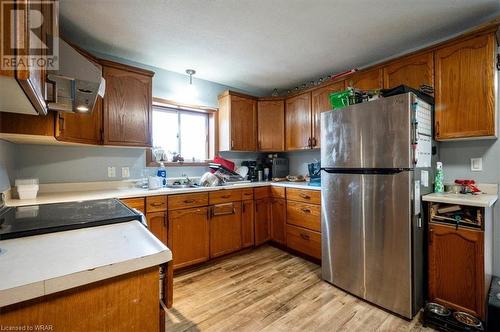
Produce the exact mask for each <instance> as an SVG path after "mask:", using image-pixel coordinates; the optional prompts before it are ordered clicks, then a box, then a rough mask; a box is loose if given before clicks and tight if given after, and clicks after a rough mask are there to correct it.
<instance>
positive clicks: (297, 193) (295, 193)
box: [286, 188, 321, 204]
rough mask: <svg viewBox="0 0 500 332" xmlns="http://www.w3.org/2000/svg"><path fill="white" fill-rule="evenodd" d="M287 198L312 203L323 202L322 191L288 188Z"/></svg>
mask: <svg viewBox="0 0 500 332" xmlns="http://www.w3.org/2000/svg"><path fill="white" fill-rule="evenodd" d="M286 199H289V200H292V201H298V202H304V203H311V204H321V191H319V190H309V189H295V188H286Z"/></svg>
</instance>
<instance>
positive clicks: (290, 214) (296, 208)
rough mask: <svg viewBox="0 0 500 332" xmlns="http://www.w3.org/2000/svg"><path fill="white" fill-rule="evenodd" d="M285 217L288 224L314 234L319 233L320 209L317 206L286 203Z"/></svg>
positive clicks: (293, 202)
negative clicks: (306, 229)
mask: <svg viewBox="0 0 500 332" xmlns="http://www.w3.org/2000/svg"><path fill="white" fill-rule="evenodd" d="M286 216H287V219H286V220H287V223H289V224H292V225H294V226H299V227H304V228H308V229H310V230H312V231H316V232H320V231H321V207H320V206H319V205H314V204H308V203H301V202H295V201H288V202H287V204H286Z"/></svg>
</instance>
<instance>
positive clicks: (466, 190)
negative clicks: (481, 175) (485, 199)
mask: <svg viewBox="0 0 500 332" xmlns="http://www.w3.org/2000/svg"><path fill="white" fill-rule="evenodd" d="M455 184H458V185H459V186H462V189H461V190H460V193H461V194H473V195H478V194H481V190H479V188H478V187H477V186H476V181H474V180H455Z"/></svg>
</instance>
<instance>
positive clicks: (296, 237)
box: [286, 225, 321, 259]
mask: <svg viewBox="0 0 500 332" xmlns="http://www.w3.org/2000/svg"><path fill="white" fill-rule="evenodd" d="M286 245H287V247H288V248H290V249H293V250H296V251H298V252H301V253H304V254H306V255H309V256H311V257H314V258H318V259H321V234H320V233H318V232H313V231H310V230H308V229H305V228H302V227H296V226H292V225H286Z"/></svg>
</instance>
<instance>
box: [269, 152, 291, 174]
mask: <svg viewBox="0 0 500 332" xmlns="http://www.w3.org/2000/svg"><path fill="white" fill-rule="evenodd" d="M288 173H289V168H288V158H278V156H277V155H274V156H273V158H272V168H271V174H270V177H271V178H284V177H286V176H287V175H288Z"/></svg>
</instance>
